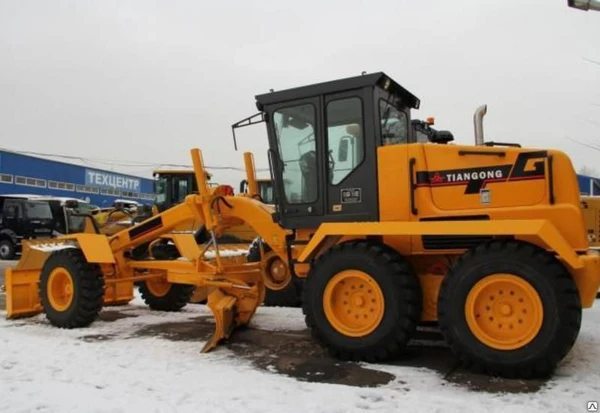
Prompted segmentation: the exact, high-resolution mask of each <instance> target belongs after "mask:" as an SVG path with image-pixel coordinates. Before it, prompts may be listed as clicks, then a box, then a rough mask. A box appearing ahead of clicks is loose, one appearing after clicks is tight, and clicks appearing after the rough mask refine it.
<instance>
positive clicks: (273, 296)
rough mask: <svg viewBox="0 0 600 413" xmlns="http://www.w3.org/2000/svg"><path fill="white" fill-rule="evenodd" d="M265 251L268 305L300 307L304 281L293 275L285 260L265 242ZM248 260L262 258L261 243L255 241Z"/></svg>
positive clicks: (253, 260) (256, 260) (266, 304)
mask: <svg viewBox="0 0 600 413" xmlns="http://www.w3.org/2000/svg"><path fill="white" fill-rule="evenodd" d="M263 250H264V251H265V254H266V255H267V257H266V261H267V262H266V266H265V271H264V272H265V274H264V281H265V300H264V302H263V304H264V305H265V306H266V307H299V306H300V303H301V302H302V299H301V298H302V285H303V281H302V280H299V279H297V278H296V277H293V276H292V275H291V274H290V273H289V269H288V268H287V266H286V265H285V263H284V262H283V261H281V259H280V258H279V257H277V256H276V255H274V254H272V253H271V248H270V247H269V246H268V245H267V244H263ZM247 260H248V262H258V261H260V260H261V254H260V243H259V242H257V241H255V242H253V243H252V245H251V246H250V249H249V251H248V256H247Z"/></svg>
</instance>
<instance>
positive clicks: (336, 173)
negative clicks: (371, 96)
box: [327, 97, 365, 185]
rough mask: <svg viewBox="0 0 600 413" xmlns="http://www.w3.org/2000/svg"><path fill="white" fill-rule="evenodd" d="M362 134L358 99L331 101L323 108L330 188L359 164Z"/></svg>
mask: <svg viewBox="0 0 600 413" xmlns="http://www.w3.org/2000/svg"><path fill="white" fill-rule="evenodd" d="M363 131H364V125H363V113H362V101H361V100H360V99H359V98H357V97H352V98H346V99H340V100H334V101H331V102H329V103H328V104H327V146H328V150H329V153H328V158H327V162H328V164H327V165H328V171H329V182H330V183H331V184H332V185H337V184H339V183H340V182H342V180H344V178H345V177H347V176H348V175H350V173H352V171H354V169H356V167H357V166H358V165H360V163H361V162H362V161H363V159H364V157H365V151H364V138H363Z"/></svg>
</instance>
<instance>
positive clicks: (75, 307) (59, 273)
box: [39, 249, 104, 328]
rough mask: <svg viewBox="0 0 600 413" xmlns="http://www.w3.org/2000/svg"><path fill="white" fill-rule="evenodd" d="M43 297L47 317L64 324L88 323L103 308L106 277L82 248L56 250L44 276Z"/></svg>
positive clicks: (70, 325)
mask: <svg viewBox="0 0 600 413" xmlns="http://www.w3.org/2000/svg"><path fill="white" fill-rule="evenodd" d="M39 294H40V301H41V304H42V307H43V309H44V312H45V314H46V318H47V319H48V320H49V321H50V322H51V323H52V324H53V325H55V326H57V327H61V328H77V327H85V326H88V325H89V324H91V323H92V322H93V321H94V320H95V319H96V318H97V317H98V313H99V312H100V310H101V309H102V304H103V301H104V300H103V298H104V278H103V275H102V270H101V269H100V266H99V265H98V264H91V263H88V262H87V260H86V259H85V256H84V255H83V252H82V251H81V250H79V249H65V250H60V251H56V252H53V253H52V255H50V257H48V259H47V260H46V262H45V263H44V267H43V268H42V273H41V276H40V286H39Z"/></svg>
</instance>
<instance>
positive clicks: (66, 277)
mask: <svg viewBox="0 0 600 413" xmlns="http://www.w3.org/2000/svg"><path fill="white" fill-rule="evenodd" d="M47 291H48V301H50V305H51V306H52V308H53V309H54V310H56V311H65V310H67V309H68V308H69V307H70V306H71V303H72V302H73V296H74V294H75V284H74V283H73V277H72V276H71V273H69V271H68V270H67V269H66V268H63V267H57V268H55V269H53V270H52V272H51V273H50V277H48V288H47Z"/></svg>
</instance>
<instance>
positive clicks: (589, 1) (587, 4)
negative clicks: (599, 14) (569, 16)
mask: <svg viewBox="0 0 600 413" xmlns="http://www.w3.org/2000/svg"><path fill="white" fill-rule="evenodd" d="M567 3H568V4H569V7H572V8H574V9H579V10H584V11H588V10H596V11H600V0H568V1H567Z"/></svg>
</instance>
